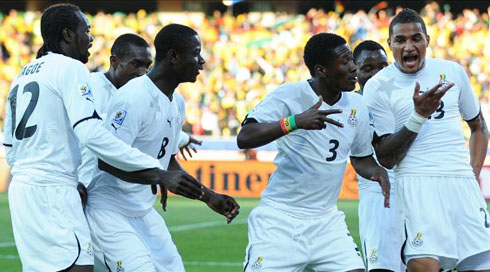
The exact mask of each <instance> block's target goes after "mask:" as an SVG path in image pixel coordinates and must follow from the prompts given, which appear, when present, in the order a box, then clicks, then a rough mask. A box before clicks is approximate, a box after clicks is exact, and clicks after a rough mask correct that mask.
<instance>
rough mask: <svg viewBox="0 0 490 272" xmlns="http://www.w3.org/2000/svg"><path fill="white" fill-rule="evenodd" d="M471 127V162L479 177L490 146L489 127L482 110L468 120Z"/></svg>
mask: <svg viewBox="0 0 490 272" xmlns="http://www.w3.org/2000/svg"><path fill="white" fill-rule="evenodd" d="M466 122H467V123H468V126H469V127H470V129H471V136H470V163H471V166H472V167H473V172H475V176H476V178H477V179H478V178H479V177H480V171H481V168H482V166H483V163H484V161H485V157H486V155H487V148H488V138H489V136H488V129H487V124H486V122H485V119H483V115H482V114H481V112H480V113H479V114H478V116H476V117H475V118H473V119H472V120H469V121H466Z"/></svg>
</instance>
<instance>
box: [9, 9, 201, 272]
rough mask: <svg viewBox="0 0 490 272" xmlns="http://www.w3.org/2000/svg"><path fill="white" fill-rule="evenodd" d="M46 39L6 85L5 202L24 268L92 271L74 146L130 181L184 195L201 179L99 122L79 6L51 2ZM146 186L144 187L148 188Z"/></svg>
mask: <svg viewBox="0 0 490 272" xmlns="http://www.w3.org/2000/svg"><path fill="white" fill-rule="evenodd" d="M41 34H42V37H43V40H44V44H43V46H42V47H41V49H40V50H39V52H38V56H37V59H35V60H33V61H31V62H30V63H29V64H27V65H26V66H24V68H23V69H22V72H21V73H20V74H19V75H18V76H17V78H16V79H15V80H14V81H13V82H12V85H11V89H10V94H9V98H8V102H7V103H8V105H7V116H6V122H5V127H4V131H5V140H4V145H5V146H6V151H7V161H8V163H9V164H10V165H11V166H12V170H11V171H12V176H13V178H12V182H11V183H10V187H9V207H10V212H11V218H12V226H13V231H14V238H15V243H16V246H17V250H18V252H19V256H20V258H21V261H22V265H23V270H24V271H61V270H63V271H92V270H93V250H92V243H91V240H90V233H89V227H88V225H87V221H86V219H85V216H84V214H83V209H82V206H81V202H80V197H79V194H78V192H77V190H76V186H77V167H78V165H79V164H80V156H81V155H80V149H79V144H81V145H82V146H86V147H88V148H89V149H90V150H91V151H92V152H94V154H96V155H97V156H98V157H99V158H101V159H102V160H103V161H105V162H106V163H107V164H110V165H112V166H114V167H117V168H118V169H121V170H124V171H136V172H134V175H135V177H136V176H137V178H135V179H133V182H138V183H145V184H162V185H164V186H166V187H167V188H169V189H170V190H171V191H173V192H175V193H178V194H181V195H184V196H187V197H190V198H199V197H202V196H203V189H202V188H201V184H200V183H199V182H198V181H196V180H195V179H194V178H192V177H190V176H188V175H187V174H185V173H183V172H181V171H165V170H161V169H160V168H163V167H162V166H161V164H160V161H159V160H157V159H155V158H153V157H151V156H148V155H146V154H144V153H142V152H140V151H139V150H138V149H136V148H131V147H130V146H129V145H127V144H125V143H124V142H123V141H121V140H119V139H118V138H117V137H115V136H114V135H112V134H111V133H110V132H109V131H107V130H106V129H105V128H104V127H103V123H102V121H101V120H100V117H99V116H98V114H97V112H96V111H95V110H94V104H93V101H92V100H93V99H92V98H93V97H92V95H91V90H90V86H89V80H90V75H89V71H88V69H87V68H86V67H85V65H84V63H86V62H87V60H88V56H89V53H88V48H90V46H91V44H92V40H93V37H92V36H91V35H90V25H89V23H88V20H87V18H86V17H85V15H84V14H83V13H82V12H81V11H80V9H79V8H78V7H76V6H74V5H70V4H59V5H54V6H51V7H49V8H48V9H46V10H45V11H44V13H43V15H42V17H41ZM148 187H150V186H148Z"/></svg>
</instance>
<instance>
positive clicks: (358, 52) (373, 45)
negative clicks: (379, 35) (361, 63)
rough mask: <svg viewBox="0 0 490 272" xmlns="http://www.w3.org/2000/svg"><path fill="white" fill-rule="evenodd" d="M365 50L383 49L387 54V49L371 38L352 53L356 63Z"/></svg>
mask: <svg viewBox="0 0 490 272" xmlns="http://www.w3.org/2000/svg"><path fill="white" fill-rule="evenodd" d="M364 50H367V51H378V50H382V51H383V52H385V54H386V51H385V49H384V48H383V46H381V44H379V43H377V42H375V41H371V40H367V41H363V42H361V43H360V44H358V45H357V46H356V48H355V49H354V52H353V53H352V55H353V57H354V63H356V64H357V60H358V58H359V56H360V55H361V53H362V51H364Z"/></svg>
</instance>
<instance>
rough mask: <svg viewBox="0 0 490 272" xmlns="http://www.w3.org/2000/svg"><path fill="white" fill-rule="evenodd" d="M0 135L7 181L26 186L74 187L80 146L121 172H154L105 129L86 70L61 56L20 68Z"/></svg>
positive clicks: (144, 158)
mask: <svg viewBox="0 0 490 272" xmlns="http://www.w3.org/2000/svg"><path fill="white" fill-rule="evenodd" d="M4 131H5V139H4V145H5V146H7V147H8V148H9V151H8V153H7V155H8V156H9V158H8V161H9V163H11V165H12V170H11V171H12V175H13V176H16V177H17V179H16V180H23V181H25V182H28V183H31V184H38V185H43V186H47V185H55V184H60V185H66V184H71V185H76V182H77V168H78V165H79V164H80V148H79V144H81V145H82V146H85V145H86V146H87V147H88V148H90V149H91V150H92V151H94V153H96V154H98V156H99V157H101V158H103V159H104V161H106V162H107V163H109V164H111V165H113V166H115V167H117V168H119V169H122V170H126V171H136V170H142V169H145V168H153V167H159V164H158V161H156V160H154V159H152V158H151V157H149V156H147V155H144V154H142V153H141V152H139V151H138V150H136V149H133V148H130V147H129V146H127V145H121V142H120V141H118V140H117V139H116V138H115V137H114V136H113V135H112V134H111V133H109V132H108V131H107V130H106V129H104V127H103V123H102V121H101V120H100V117H99V116H98V114H97V113H96V111H95V110H94V104H93V97H92V92H91V89H90V86H89V72H88V69H87V68H86V67H85V66H84V65H83V64H82V63H81V62H79V61H77V60H75V59H72V58H69V57H66V56H63V55H61V54H55V53H48V54H47V55H45V56H43V57H41V58H38V59H35V60H33V61H31V62H30V63H29V64H27V65H26V66H24V67H23V69H22V72H21V73H20V74H19V75H18V76H17V78H16V79H15V80H14V81H13V82H12V85H11V89H10V94H9V98H8V102H7V116H6V122H5V127H4Z"/></svg>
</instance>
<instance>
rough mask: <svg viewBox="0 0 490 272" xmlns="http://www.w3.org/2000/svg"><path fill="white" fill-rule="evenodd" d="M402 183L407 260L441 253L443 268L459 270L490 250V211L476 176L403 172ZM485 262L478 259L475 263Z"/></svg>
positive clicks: (400, 208) (398, 193) (398, 186)
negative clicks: (446, 175)
mask: <svg viewBox="0 0 490 272" xmlns="http://www.w3.org/2000/svg"><path fill="white" fill-rule="evenodd" d="M396 182H397V184H396V197H397V204H398V205H397V211H398V214H399V215H400V221H399V224H400V225H399V226H400V228H401V229H402V234H404V236H405V238H404V239H405V240H406V242H405V247H404V255H405V258H406V260H408V259H416V258H418V256H424V255H425V256H427V255H429V256H435V257H436V258H437V259H438V260H439V263H440V266H441V268H443V269H454V268H456V267H457V266H458V265H459V264H462V262H463V261H464V260H468V258H470V259H471V257H472V256H477V255H478V254H480V253H482V252H486V251H489V250H490V216H489V213H488V211H487V204H486V203H485V200H484V198H483V195H482V193H481V191H480V188H479V187H478V183H477V181H476V180H475V179H474V178H468V177H418V176H402V177H397V180H396ZM481 264H482V263H481V261H479V260H478V258H477V260H476V262H474V264H473V265H474V266H475V267H478V266H479V265H481ZM465 267H467V266H465ZM485 269H490V267H485Z"/></svg>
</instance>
